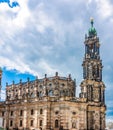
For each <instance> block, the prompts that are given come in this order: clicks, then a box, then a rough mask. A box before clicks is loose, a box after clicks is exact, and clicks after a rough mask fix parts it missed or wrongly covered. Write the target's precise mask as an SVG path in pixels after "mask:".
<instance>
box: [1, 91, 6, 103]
mask: <svg viewBox="0 0 113 130" xmlns="http://www.w3.org/2000/svg"><path fill="white" fill-rule="evenodd" d="M5 99H6V92H5V90H1V101H4V100H5Z"/></svg>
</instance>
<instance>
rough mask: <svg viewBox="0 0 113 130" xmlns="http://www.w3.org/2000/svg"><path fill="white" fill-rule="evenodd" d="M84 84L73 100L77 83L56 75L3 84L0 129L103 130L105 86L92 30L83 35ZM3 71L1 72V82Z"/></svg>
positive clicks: (96, 37)
mask: <svg viewBox="0 0 113 130" xmlns="http://www.w3.org/2000/svg"><path fill="white" fill-rule="evenodd" d="M84 44H85V55H84V58H83V64H82V66H83V81H82V82H81V84H80V88H81V92H80V94H79V97H76V81H75V80H73V79H72V78H71V75H69V76H68V77H61V76H59V75H58V73H57V72H56V74H55V76H53V77H48V76H47V75H46V74H45V77H44V78H43V79H38V78H37V79H36V80H34V81H30V79H29V78H28V81H27V82H22V80H20V82H19V83H18V84H15V83H14V82H13V84H11V85H8V84H6V100H5V101H4V102H1V103H0V117H1V119H2V126H3V127H4V128H6V129H7V130H13V129H15V130H105V112H106V105H105V97H104V96H105V85H104V83H103V81H102V68H103V66H102V60H101V59H100V54H99V49H100V44H99V38H98V36H97V32H96V29H95V28H94V27H93V19H92V20H91V27H90V29H89V31H88V35H86V36H85V42H84ZM1 77H2V71H0V80H1Z"/></svg>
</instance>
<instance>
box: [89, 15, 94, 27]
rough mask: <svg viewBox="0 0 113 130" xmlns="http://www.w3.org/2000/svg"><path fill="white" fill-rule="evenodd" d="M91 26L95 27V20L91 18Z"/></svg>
mask: <svg viewBox="0 0 113 130" xmlns="http://www.w3.org/2000/svg"><path fill="white" fill-rule="evenodd" d="M90 22H91V26H92V27H93V23H94V19H93V17H91V18H90Z"/></svg>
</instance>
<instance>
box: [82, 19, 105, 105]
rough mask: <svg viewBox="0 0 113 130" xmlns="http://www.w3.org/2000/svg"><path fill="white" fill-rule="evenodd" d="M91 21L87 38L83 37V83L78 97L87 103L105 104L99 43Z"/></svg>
mask: <svg viewBox="0 0 113 130" xmlns="http://www.w3.org/2000/svg"><path fill="white" fill-rule="evenodd" d="M93 24H94V22H93V19H91V27H90V29H89V31H88V36H87V35H86V36H85V42H84V44H85V55H84V60H83V64H82V66H83V79H84V80H83V82H82V83H81V94H80V97H85V98H87V101H94V102H101V103H104V102H105V98H104V93H105V85H104V83H103V82H102V68H103V66H102V60H101V59H100V53H99V49H100V43H99V38H98V37H97V32H96V29H95V28H94V26H93Z"/></svg>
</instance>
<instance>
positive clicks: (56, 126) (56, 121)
mask: <svg viewBox="0 0 113 130" xmlns="http://www.w3.org/2000/svg"><path fill="white" fill-rule="evenodd" d="M55 128H58V120H55Z"/></svg>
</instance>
